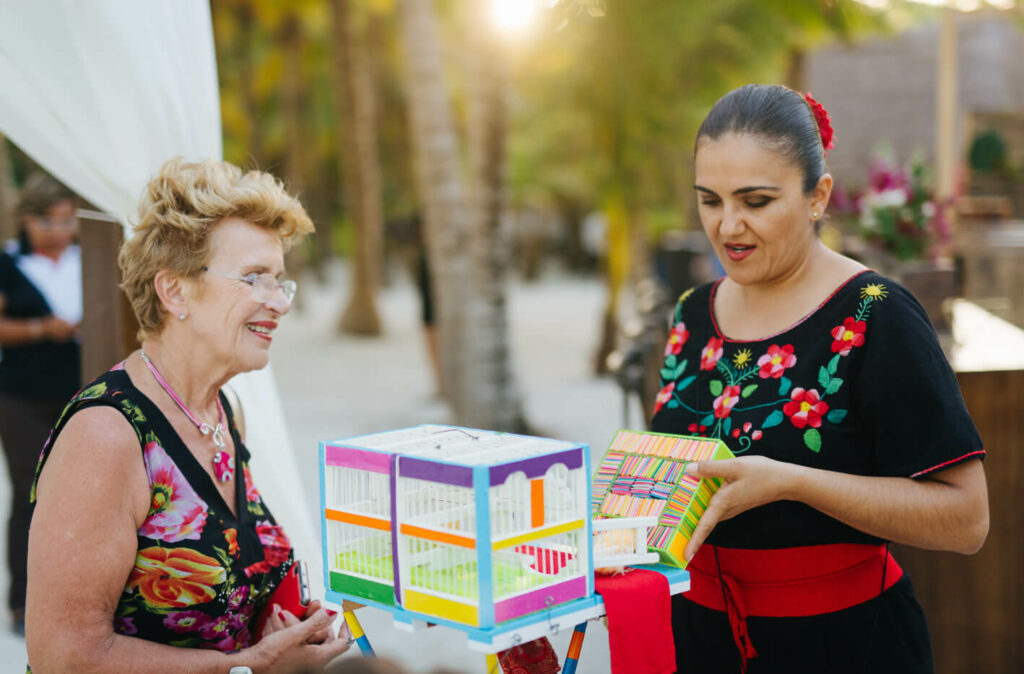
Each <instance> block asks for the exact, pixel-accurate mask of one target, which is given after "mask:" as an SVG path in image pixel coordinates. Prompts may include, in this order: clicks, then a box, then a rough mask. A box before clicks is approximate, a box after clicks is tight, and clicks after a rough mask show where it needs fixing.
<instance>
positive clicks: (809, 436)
mask: <svg viewBox="0 0 1024 674" xmlns="http://www.w3.org/2000/svg"><path fill="white" fill-rule="evenodd" d="M804 444H805V445H807V448H808V449H809V450H811V451H812V452H815V453H817V452H820V451H821V433H819V432H818V429H816V428H808V429H807V430H806V431H804Z"/></svg>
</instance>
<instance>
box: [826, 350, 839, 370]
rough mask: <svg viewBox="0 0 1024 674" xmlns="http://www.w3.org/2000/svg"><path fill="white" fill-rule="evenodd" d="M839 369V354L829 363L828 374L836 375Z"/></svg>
mask: <svg viewBox="0 0 1024 674" xmlns="http://www.w3.org/2000/svg"><path fill="white" fill-rule="evenodd" d="M838 369H839V354H838V353H837V354H836V355H834V356H832V360H830V361H829V362H828V373H829V374H835V373H836V370H838Z"/></svg>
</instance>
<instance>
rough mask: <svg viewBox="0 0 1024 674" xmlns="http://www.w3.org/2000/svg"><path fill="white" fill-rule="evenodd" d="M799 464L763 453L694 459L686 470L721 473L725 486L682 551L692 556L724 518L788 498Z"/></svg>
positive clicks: (696, 473) (701, 475)
mask: <svg viewBox="0 0 1024 674" xmlns="http://www.w3.org/2000/svg"><path fill="white" fill-rule="evenodd" d="M797 469H798V466H794V465H793V464H790V463H785V462H782V461H774V460H772V459H768V458H766V457H763V456H744V457H740V458H737V459H722V460H719V461H694V462H693V463H690V464H687V466H686V473H687V475H691V476H693V477H699V478H707V477H718V478H721V479H722V486H721V487H719V489H718V492H717V493H715V495H714V496H712V497H711V502H710V503H709V504H708V509H707V510H705V511H704V514H703V515H702V516H701V518H700V521H699V522H698V523H697V528H696V529H694V531H693V536H692V537H691V538H690V542H689V543H688V544H687V546H686V551H685V552H684V553H683V555H684V556H685V557H686V561H690V560H691V559H693V556H694V555H695V554H697V550H699V549H700V546H701V545H703V543H704V540H705V539H706V538H707V537H708V534H710V533H711V530H712V529H714V528H715V525H716V524H718V523H719V522H721V521H722V520H727V519H729V518H731V517H735V516H736V515H739V514H740V513H742V512H746V511H747V510H750V509H751V508H756V507H757V506H761V505H764V504H766V503H772V502H773V501H782V500H785V499H787V498H788V493H789V490H790V489H791V487H792V481H793V476H794V471H795V470H797Z"/></svg>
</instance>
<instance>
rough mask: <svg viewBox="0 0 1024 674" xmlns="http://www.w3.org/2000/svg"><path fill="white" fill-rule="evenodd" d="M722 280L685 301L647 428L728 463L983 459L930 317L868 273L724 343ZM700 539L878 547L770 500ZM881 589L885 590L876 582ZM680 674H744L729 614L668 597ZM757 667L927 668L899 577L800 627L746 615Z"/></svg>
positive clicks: (912, 469) (902, 469)
mask: <svg viewBox="0 0 1024 674" xmlns="http://www.w3.org/2000/svg"><path fill="white" fill-rule="evenodd" d="M717 287H718V284H717V283H715V284H708V285H704V286H701V287H698V288H696V289H693V290H691V291H688V292H687V293H684V294H683V296H682V297H680V299H679V303H678V305H677V307H676V312H675V317H674V325H673V328H672V332H671V334H670V337H669V341H668V344H667V345H666V349H665V364H664V368H663V369H662V371H661V375H662V385H663V388H662V389H661V392H660V393H659V394H658V398H657V402H656V406H655V415H654V419H653V423H652V430H654V431H657V432H662V433H677V434H684V435H705V436H711V437H716V438H720V439H721V440H722V441H724V442H725V443H726V444H727V445H728V446H729V448H730V449H731V450H732V451H733V452H734V453H735V454H737V455H738V456H744V455H763V456H766V457H769V458H772V459H777V460H780V461H787V462H790V463H795V464H800V465H804V466H809V467H813V468H820V469H823V470H832V471H838V472H843V473H851V474H857V475H871V476H893V477H895V476H901V477H911V478H918V477H921V476H924V475H927V474H929V473H931V472H934V471H937V470H941V469H944V468H948V467H951V466H953V465H956V464H958V463H961V462H963V461H968V460H971V459H975V458H982V457H983V456H984V450H983V449H982V445H981V439H980V437H979V436H978V433H977V430H976V429H975V428H974V424H973V422H972V421H971V419H970V417H969V416H968V414H967V410H966V407H965V406H964V403H963V398H962V397H961V394H960V389H959V386H958V384H957V382H956V378H955V376H954V374H953V372H952V369H951V368H950V366H949V364H948V362H947V360H946V358H945V356H944V355H943V353H942V349H941V348H940V347H939V344H938V340H937V339H936V337H935V333H934V331H933V329H932V326H931V323H930V322H929V321H928V317H927V315H926V314H925V313H924V310H923V309H922V308H921V306H920V305H919V304H918V302H917V301H916V300H915V299H914V297H913V296H912V295H911V294H910V293H909V292H907V291H906V290H905V289H904V288H902V287H901V286H899V285H898V284H897V283H895V282H893V281H891V280H889V279H887V278H884V277H882V276H880V275H878V274H877V273H875V272H873V271H865V272H862V273H860V274H857V275H855V276H853V277H852V278H850V279H849V280H848V281H847V282H846V283H845V284H843V285H842V286H841V287H840V288H838V289H837V290H836V291H835V292H834V293H833V294H832V295H831V296H830V297H829V298H828V299H826V300H825V301H824V302H823V303H822V304H821V306H819V307H818V308H817V309H816V310H815V311H814V312H813V313H811V314H810V315H809V316H807V317H805V318H804V319H803V320H801V321H800V322H799V323H797V324H796V325H794V326H792V327H790V328H788V329H787V330H785V331H783V332H781V333H779V334H777V335H772V336H770V337H766V338H764V339H760V340H755V341H737V340H731V339H729V338H728V337H726V336H725V335H723V334H722V333H721V331H720V330H719V329H718V326H717V324H716V322H715V318H714V312H713V311H712V307H713V303H714V296H715V291H716V290H717ZM708 542H709V543H711V544H713V545H718V546H722V547H726V548H743V549H778V548H787V547H798V546H809V545H822V544H831V543H881V542H882V541H880V540H879V539H878V538H875V537H873V536H870V535H868V534H865V533H863V532H861V531H858V530H856V529H854V528H852V527H850V526H848V525H846V524H843V523H842V522H839V521H838V520H835V519H833V518H831V517H829V516H828V515H825V514H824V513H822V512H820V511H818V510H815V509H814V508H811V507H810V506H808V505H806V504H803V503H798V502H795V501H779V502H775V503H770V504H767V505H764V506H761V507H758V508H754V509H752V510H749V511H747V512H745V513H742V514H740V515H737V516H736V517H733V518H732V519H729V520H725V521H722V522H720V523H719V524H718V525H717V526H716V527H715V529H714V531H712V533H711V535H710V536H709V537H708ZM879 580H880V584H881V579H879ZM673 623H674V629H675V634H676V647H677V653H678V661H679V662H678V666H679V671H680V672H689V671H694V672H697V671H739V668H740V664H739V655H738V652H737V650H736V647H735V645H734V644H733V639H732V635H731V632H730V628H729V623H728V621H727V619H726V617H725V614H724V613H721V612H717V611H713V610H710V609H706V608H704V607H701V606H698V605H696V604H694V603H693V602H690V601H688V600H686V599H685V597H684V596H683V595H679V596H677V597H676V598H675V600H674V602H673ZM748 627H749V629H750V636H751V640H752V642H753V643H754V645H755V647H756V648H757V651H758V653H759V657H757V658H755V659H752V660H750V661H749V663H748V671H749V672H751V673H757V672H775V671H779V672H782V671H785V672H803V671H825V670H826V669H827V670H828V671H830V672H831V673H833V674H834V673H835V672H868V671H870V672H872V673H873V674H877V673H878V672H890V671H891V672H928V671H932V662H931V645H930V642H929V639H928V632H927V626H926V624H925V621H924V616H923V613H922V612H921V609H920V606H919V605H918V604H917V600H916V599H915V598H914V595H913V589H912V587H911V584H910V579H909V577H908V576H907V575H906V574H904V577H903V578H902V579H901V580H900V581H899V582H897V583H896V584H895V585H894V586H893V587H892V588H890V589H889V590H888V591H886V592H885V593H884V594H882V595H881V596H879V597H878V598H876V599H873V600H871V601H868V602H866V603H864V604H860V605H858V606H854V607H852V608H849V609H846V610H843V611H838V612H835V613H830V614H825V615H820V616H812V617H804V618H763V617H751V618H748Z"/></svg>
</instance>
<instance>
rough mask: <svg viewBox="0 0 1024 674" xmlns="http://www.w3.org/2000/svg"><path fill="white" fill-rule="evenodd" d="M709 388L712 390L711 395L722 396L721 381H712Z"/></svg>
mask: <svg viewBox="0 0 1024 674" xmlns="http://www.w3.org/2000/svg"><path fill="white" fill-rule="evenodd" d="M708 388H710V389H711V395H713V396H720V395H722V382H721V380H720V379H712V380H711V382H710V383H709V384H708Z"/></svg>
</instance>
